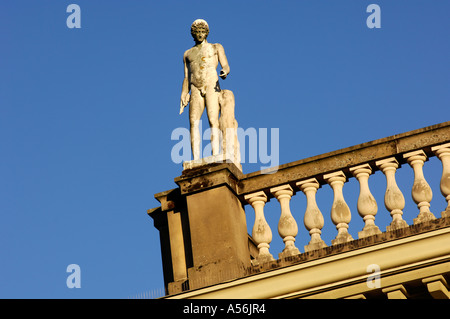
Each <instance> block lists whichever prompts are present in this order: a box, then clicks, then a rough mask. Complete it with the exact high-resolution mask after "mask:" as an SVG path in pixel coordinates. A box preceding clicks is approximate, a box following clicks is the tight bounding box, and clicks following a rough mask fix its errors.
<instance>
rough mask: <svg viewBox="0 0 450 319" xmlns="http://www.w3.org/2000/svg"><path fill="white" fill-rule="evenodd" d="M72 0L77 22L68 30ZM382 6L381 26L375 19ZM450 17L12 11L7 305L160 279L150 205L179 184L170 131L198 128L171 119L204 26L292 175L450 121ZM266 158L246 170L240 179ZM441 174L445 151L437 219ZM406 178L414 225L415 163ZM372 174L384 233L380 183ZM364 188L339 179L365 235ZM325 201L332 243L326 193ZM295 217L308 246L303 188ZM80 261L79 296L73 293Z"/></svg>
mask: <svg viewBox="0 0 450 319" xmlns="http://www.w3.org/2000/svg"><path fill="white" fill-rule="evenodd" d="M71 3H76V4H78V5H79V6H80V7H81V28H80V29H69V28H68V27H67V26H66V18H67V17H68V15H69V13H66V8H67V6H68V5H69V4H71ZM371 3H377V4H379V5H380V7H381V28H380V29H369V28H368V27H367V26H366V18H367V17H368V15H369V13H366V8H367V6H368V5H369V4H371ZM449 12H450V2H448V1H437V0H435V1H398V0H394V1H392V0H390V1H381V0H372V1H344V0H338V1H336V0H327V1H266V0H258V1H255V0H252V1H250V0H249V1H220V2H219V1H112V0H108V1H85V0H72V1H62V0H52V1H44V0H42V1H12V0H4V1H2V2H1V4H0V44H1V49H0V151H1V156H0V218H1V219H0V298H127V297H131V296H134V295H136V294H139V293H143V292H148V291H153V290H157V289H159V288H161V287H162V286H163V278H162V267H161V256H160V248H159V234H158V231H157V230H156V229H155V228H154V227H153V221H152V219H151V218H149V217H148V216H147V214H146V211H147V209H149V208H153V207H156V206H158V202H157V201H156V200H155V199H154V197H153V195H154V194H155V193H158V192H161V191H165V190H168V189H172V188H175V187H176V184H175V183H174V181H173V179H174V178H175V177H177V176H179V175H181V171H182V166H181V164H175V163H173V162H172V160H171V156H170V154H171V149H172V147H173V146H174V144H175V143H176V142H175V141H172V140H171V138H170V137H171V133H172V131H173V130H174V129H175V128H177V127H186V128H188V127H189V124H188V116H187V114H188V113H187V112H185V113H184V114H183V115H181V116H180V115H178V111H179V99H180V92H181V82H182V78H183V65H182V55H183V52H184V51H185V50H186V49H188V48H190V47H191V46H192V45H193V41H192V38H191V36H190V25H191V23H192V22H193V21H194V20H195V19H197V18H203V19H205V20H207V21H208V23H209V25H210V29H211V30H210V35H209V37H208V41H209V42H213V43H214V42H219V43H221V44H222V45H223V46H224V48H225V52H226V54H227V57H228V60H229V63H230V66H231V74H230V75H229V76H228V78H227V79H226V80H225V81H222V82H221V86H222V88H226V89H231V90H233V92H234V94H235V96H236V117H237V120H238V122H239V125H240V126H241V127H242V128H249V127H254V128H257V129H258V128H279V132H280V140H279V150H280V163H281V164H284V163H288V162H292V161H296V160H299V159H302V158H306V157H310V156H314V155H318V154H322V153H326V152H330V151H334V150H337V149H340V148H344V147H348V146H352V145H356V144H360V143H363V142H368V141H371V140H375V139H379V138H383V137H386V136H391V135H394V134H398V133H402V132H406V131H410V130H414V129H418V128H422V127H425V126H429V125H433V124H437V123H441V122H445V121H447V120H449V114H450V112H449V101H450V86H449V85H450V72H449V71H450V69H449V57H450V42H449V41H448V39H449V30H450V19H449V18H448V14H449ZM204 119H205V117H204ZM204 126H207V122H206V121H204ZM260 165H261V164H260V163H255V164H250V163H244V164H243V169H244V173H250V172H253V171H256V170H259V167H260ZM440 171H441V166H440V163H439V161H438V160H437V159H436V158H433V159H432V160H430V161H429V162H427V163H426V166H425V174H426V177H427V178H428V176H430V178H429V180H428V181H429V183H430V185H432V187H433V191H434V198H433V202H432V211H433V212H434V213H435V214H436V215H437V217H439V216H440V211H441V210H442V209H443V207H444V206H445V205H444V204H445V203H444V200H443V197H442V196H441V194H440V193H439V189H438V186H437V187H436V185H439V178H440V176H439V174H440ZM398 175H399V176H398V178H399V180H404V183H403V184H401V183H400V182H399V184H401V186H402V187H403V189H402V190H403V192H404V195H405V198H406V199H407V202H408V203H407V208H408V209H409V210H408V213H406V211H407V209H405V215H404V218H405V219H406V220H407V221H408V223H412V218H413V217H415V216H416V215H417V211H416V208H415V206H414V204H413V203H412V200H411V198H410V187H411V183H412V170H411V168H410V167H408V166H407V165H405V166H404V167H402V168H401V169H400V170H399V172H398ZM432 176H434V177H432ZM372 180H373V181H374V182H376V181H378V182H379V184H380V185H381V186H380V187H379V190H374V189H372V193H373V194H374V196H375V197H376V199H377V201H378V206H379V213H378V215H377V220H376V222H377V223H379V225H380V228H382V230H383V231H384V229H385V226H386V224H387V223H388V222H389V218H390V217H389V214H388V213H387V211H386V209H385V208H384V205H383V192H384V187H385V182H384V176H383V175H382V174H381V172H377V173H376V174H374V175H373V177H371V179H370V182H371V183H372ZM357 192H358V189H357V183H356V182H355V181H354V179H353V180H352V181H350V182H349V183H347V184H346V185H345V186H344V194H346V196H347V195H348V198H347V197H346V199H347V202H348V203H349V206H350V207H351V209H352V214H353V219H352V222H351V223H350V232H351V233H352V235H353V236H354V238H356V237H357V231H359V230H360V229H361V227H362V222H361V218H360V217H359V216H358V214H357V212H356V204H355V201H353V202H352V199H353V200H354V198H355V196H357ZM320 196H322V197H320ZM318 201H319V206H320V208H321V210H322V212H323V213H324V216H325V223H326V226H325V228H324V236H323V238H324V239H325V240H326V242H327V244H330V240H331V239H332V238H333V237H334V236H335V235H336V230H335V228H334V225H333V224H332V223H331V221H330V218H329V210H330V203H331V202H330V201H331V189H330V187H328V186H324V187H323V188H322V189H321V190H319V194H318ZM433 207H435V209H433ZM278 208H279V207H278V206H277V203H276V201H275V200H271V201H270V203H268V204H267V210H266V213H267V214H268V215H270V216H269V218H268V219H271V218H274V219H275V221H274V223H275V224H273V223H272V224H271V225H272V230H273V233H274V242H273V245H272V248H271V249H272V253H273V254H274V255H277V254H278V253H279V252H280V251H281V249H280V247H281V244H282V243H280V242H281V240H280V239H279V238H278V235H277V231H276V218H278V216H279V212H278V211H277V209H278ZM246 211H247V215H248V216H249V223H251V220H252V219H251V215H252V214H253V211H252V210H251V209H249V207H246ZM292 211H293V214H294V215H295V216H296V218H297V221H298V223H299V229H300V234H299V236H298V239H297V244H298V247H299V248H300V250H301V251H303V245H305V244H307V241H308V240H309V236H308V234H307V231H306V230H305V229H304V227H303V223H302V219H303V212H304V195H302V194H301V193H299V194H298V195H297V196H295V197H294V198H293V200H292ZM249 227H251V225H250V226H249ZM325 233H327V234H325ZM73 263H74V264H78V265H79V266H80V267H81V288H80V289H76V288H74V289H69V288H67V286H66V278H67V276H68V275H69V274H68V273H67V272H66V267H67V266H68V265H69V264H73Z"/></svg>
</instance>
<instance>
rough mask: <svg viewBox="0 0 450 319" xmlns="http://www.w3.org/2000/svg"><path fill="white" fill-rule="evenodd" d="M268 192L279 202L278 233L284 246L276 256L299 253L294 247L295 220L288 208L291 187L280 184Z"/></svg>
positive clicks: (291, 192) (296, 228)
mask: <svg viewBox="0 0 450 319" xmlns="http://www.w3.org/2000/svg"><path fill="white" fill-rule="evenodd" d="M270 192H271V193H272V194H273V195H274V196H275V198H276V199H277V200H278V202H279V203H280V207H281V216H280V221H279V222H278V234H280V236H281V238H283V242H284V244H285V247H284V249H283V252H281V253H279V254H278V258H280V259H281V258H286V257H289V256H294V255H298V254H300V251H299V250H298V248H297V247H295V244H294V242H295V236H297V233H298V227H297V222H296V221H295V219H294V217H292V213H291V209H290V208H289V202H290V200H291V197H292V195H293V194H294V192H293V190H292V187H291V186H289V185H282V186H279V187H274V188H271V189H270Z"/></svg>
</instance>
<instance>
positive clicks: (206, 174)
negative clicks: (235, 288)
mask: <svg viewBox="0 0 450 319" xmlns="http://www.w3.org/2000/svg"><path fill="white" fill-rule="evenodd" d="M432 157H435V158H436V159H433V162H434V165H439V164H437V163H439V162H440V163H441V164H442V171H441V168H438V167H437V168H436V169H435V170H434V171H437V172H438V173H435V174H434V175H439V176H433V183H432V185H436V186H437V184H438V182H439V180H440V192H441V193H442V195H443V197H441V204H442V205H441V206H442V208H444V209H443V211H442V212H441V213H440V216H439V212H436V209H432V210H430V203H431V200H432V196H433V192H434V193H435V194H436V193H438V190H437V189H433V190H432V189H431V187H430V185H429V182H427V180H428V181H429V180H430V178H429V176H426V174H424V170H423V167H424V165H430V163H431V161H428V159H430V158H432ZM402 165H404V166H406V167H408V166H409V167H410V168H408V169H407V170H406V169H404V170H405V173H407V174H410V175H409V176H410V177H411V180H412V179H413V180H414V182H413V184H412V186H411V187H408V188H409V189H408V188H406V187H404V185H401V183H400V182H401V179H398V182H399V184H397V181H396V176H397V177H398V175H399V173H398V169H399V168H401V167H402ZM404 170H402V172H400V173H403V171H404ZM425 172H428V171H427V169H425ZM373 174H377V176H374V177H372V176H373ZM376 179H378V183H377V184H376V185H374V183H373V181H374V180H376ZM348 181H350V182H352V183H351V184H352V185H354V186H355V191H352V193H353V194H351V195H355V196H352V197H351V199H352V202H351V203H350V202H349V201H348V199H349V196H348V194H347V197H346V196H344V193H345V189H348V188H349V186H352V185H348V186H347V188H346V185H347V184H346V183H347V182H348ZM380 181H382V183H380ZM435 181H436V182H437V183H435ZM175 183H176V184H177V185H178V187H177V188H175V189H172V190H169V191H165V192H161V193H158V194H155V198H156V199H157V200H158V201H159V202H160V204H161V206H160V207H157V208H154V209H151V210H149V211H148V214H149V215H150V216H151V217H152V218H153V219H154V225H155V227H156V228H158V230H159V232H160V243H161V255H162V261H163V271H164V281H165V284H166V290H167V293H168V294H177V293H180V292H183V291H187V290H192V289H197V288H202V287H206V286H210V285H214V284H217V283H221V282H226V281H229V280H234V279H236V278H242V277H245V276H248V275H251V274H254V273H255V272H261V271H265V270H266V269H273V268H275V267H284V266H287V265H290V264H294V263H296V262H299V261H302V260H303V261H304V260H310V259H311V258H321V257H323V256H329V255H331V254H335V253H339V252H340V251H343V250H345V249H347V250H352V249H355V248H360V247H362V246H361V245H373V244H376V243H379V242H382V241H385V240H393V239H397V238H400V237H399V236H410V235H411V234H414V233H417V232H423V231H427V230H426V227H428V226H426V225H432V226H430V227H441V226H442V225H444V226H442V227H448V225H447V224H448V223H447V222H448V220H449V219H448V218H443V219H439V220H436V219H437V218H440V217H450V122H445V123H441V124H437V125H433V126H429V127H425V128H422V129H418V130H415V131H411V132H407V133H403V134H399V135H395V136H391V137H386V138H383V139H379V140H376V141H372V142H368V143H363V144H360V145H356V146H352V147H348V148H345V149H341V150H338V151H334V152H330V153H326V154H322V155H318V156H314V157H310V158H307V159H303V160H299V161H296V162H292V163H288V164H284V165H281V166H279V167H276V170H275V169H274V170H273V171H272V172H271V171H270V170H268V171H259V172H254V173H250V174H242V172H241V171H240V170H239V169H238V168H237V167H236V166H235V165H234V164H231V163H214V164H208V165H205V166H204V167H198V168H195V169H187V170H185V171H183V173H182V175H181V176H179V177H176V178H175ZM356 184H358V185H359V191H358V190H356V186H357V185H356ZM380 184H382V185H380ZM325 185H329V187H326V188H328V192H330V191H332V194H329V195H332V202H331V201H330V204H327V203H326V202H323V201H320V200H317V199H316V195H317V196H318V195H320V193H321V192H324V191H323V189H324V188H322V187H321V186H325ZM399 185H400V187H399ZM354 186H352V187H354ZM372 193H373V194H375V195H376V196H374V195H372ZM407 193H410V194H411V197H412V198H411V199H412V201H414V202H415V204H416V205H417V207H418V208H417V211H416V212H414V210H415V208H414V207H409V205H411V204H412V201H410V200H409V199H410V197H409V195H408V194H407ZM383 194H384V206H385V207H386V209H387V211H388V212H389V213H390V216H391V217H389V216H388V213H387V212H386V214H385V215H386V217H387V218H390V220H389V221H386V218H384V219H381V218H379V217H377V219H376V216H377V212H378V210H379V209H380V207H381V206H382V203H380V201H381V197H382V196H383ZM293 197H302V200H301V201H297V203H296V205H298V203H299V202H302V203H303V202H304V203H305V205H304V206H302V207H301V208H298V207H297V208H296V209H295V210H293V211H292V212H291V206H292V207H294V204H293V202H292V201H291V199H292V198H293ZM375 198H378V203H377V200H376V199H375ZM271 199H275V200H276V202H278V203H279V204H278V203H274V202H275V201H274V202H272V203H271V204H270V207H269V205H268V204H267V202H268V201H270V200H271ZM405 199H406V200H405ZM410 202H411V203H410ZM434 202H435V201H433V203H434ZM348 203H350V205H349V204H348ZM405 204H406V207H407V208H405ZM433 205H435V204H433ZM355 206H356V207H355ZM244 208H246V209H245V210H244ZM355 208H356V210H357V212H358V214H359V216H360V217H361V220H360V223H359V224H360V225H363V226H358V228H359V227H361V228H359V229H355V226H353V225H354V223H353V222H352V225H351V226H350V225H349V224H350V221H351V219H352V217H355V215H356V214H355ZM265 209H266V212H265ZM269 209H270V213H269V214H267V213H268V211H269ZM352 210H353V212H352ZM274 211H275V213H274ZM322 211H325V212H326V214H323V213H322ZM432 211H434V213H432ZM328 213H329V215H328ZM404 213H405V215H404ZM378 216H379V215H378ZM405 216H406V217H408V218H406V217H405ZM253 217H254V222H253ZM412 217H414V219H413V218H412ZM354 220H355V219H354ZM380 220H384V221H386V223H385V224H384V225H381V224H380V223H379V222H380ZM442 220H445V223H440V222H441V221H442ZM302 221H303V223H302ZM302 224H303V225H304V228H303V225H302ZM332 224H334V225H335V227H336V229H337V232H336V235H335V231H333V233H332V234H330V233H331V231H326V232H325V233H323V231H324V229H329V226H332ZM356 224H358V223H356ZM408 224H413V225H408ZM424 225H425V226H424ZM433 225H434V226H433ZM248 226H250V227H248ZM416 226H417V227H416ZM349 227H351V228H349ZM249 229H252V231H250V232H251V236H249V235H248V234H247V230H249ZM385 230H386V231H385ZM308 232H309V235H308ZM274 233H278V234H279V235H280V237H281V239H280V240H277V242H278V243H280V245H282V247H279V250H280V251H279V252H277V253H278V254H277V255H275V257H274V252H273V251H272V250H274V247H275V248H277V247H278V246H277V245H274V243H273V242H272V239H273V235H274ZM299 234H302V235H301V237H302V238H304V237H309V238H308V240H307V241H306V242H305V244H306V245H302V246H303V247H301V246H300V245H299V244H298V243H299V242H300V240H297V242H296V239H297V238H298V237H300V236H299ZM281 240H282V241H283V243H281ZM302 240H303V239H302ZM271 245H272V247H271ZM276 259H277V260H276Z"/></svg>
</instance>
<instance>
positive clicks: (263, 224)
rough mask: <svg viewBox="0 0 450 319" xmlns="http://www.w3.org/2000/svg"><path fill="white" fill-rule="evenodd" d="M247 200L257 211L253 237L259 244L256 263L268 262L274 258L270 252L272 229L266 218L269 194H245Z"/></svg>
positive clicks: (261, 192)
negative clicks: (265, 209)
mask: <svg viewBox="0 0 450 319" xmlns="http://www.w3.org/2000/svg"><path fill="white" fill-rule="evenodd" d="M244 198H245V200H246V201H247V202H248V203H249V204H250V205H252V207H253V209H254V211H255V224H254V225H253V230H252V237H253V240H254V241H255V243H256V244H257V245H258V246H257V248H258V250H259V254H258V257H257V258H256V264H258V263H264V262H268V261H271V260H274V259H273V256H272V255H271V254H270V252H269V247H270V245H269V244H270V242H271V241H272V231H271V230H270V226H269V224H268V223H267V221H266V219H265V218H264V205H265V204H266V202H267V196H266V194H265V193H264V192H263V191H260V192H256V193H253V194H249V195H245V197H244Z"/></svg>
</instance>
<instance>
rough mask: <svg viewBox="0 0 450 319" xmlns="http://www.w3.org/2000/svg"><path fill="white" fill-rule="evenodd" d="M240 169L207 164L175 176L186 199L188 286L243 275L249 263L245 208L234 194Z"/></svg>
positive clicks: (211, 282) (197, 286) (204, 284)
mask: <svg viewBox="0 0 450 319" xmlns="http://www.w3.org/2000/svg"><path fill="white" fill-rule="evenodd" d="M240 174H241V173H240V170H239V169H238V168H237V167H236V166H235V165H234V164H229V163H224V164H217V163H216V164H206V165H200V166H198V167H196V168H193V169H189V170H185V171H183V175H181V176H180V177H178V178H176V179H175V182H176V183H177V184H178V185H179V186H180V190H181V194H182V196H185V198H186V204H187V207H186V208H187V216H188V219H189V233H190V243H191V251H192V267H190V268H189V269H188V281H189V289H195V288H199V287H204V286H207V285H212V284H216V283H219V282H223V281H225V280H230V279H234V278H238V277H242V276H243V275H244V274H245V272H246V270H247V268H248V267H249V266H250V252H249V242H248V235H247V225H246V219H245V211H244V208H243V206H242V204H241V202H240V201H239V199H238V197H237V196H236V192H235V190H236V183H237V180H238V178H237V175H240Z"/></svg>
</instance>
